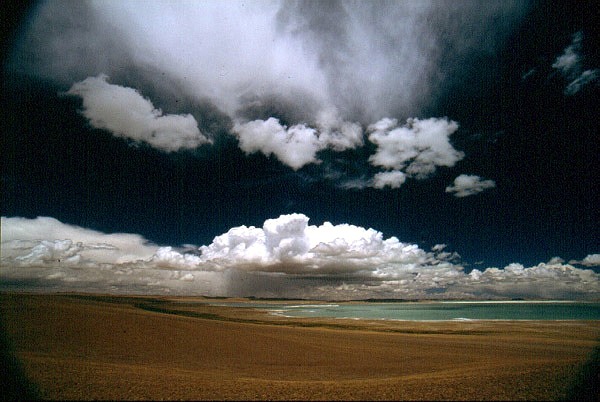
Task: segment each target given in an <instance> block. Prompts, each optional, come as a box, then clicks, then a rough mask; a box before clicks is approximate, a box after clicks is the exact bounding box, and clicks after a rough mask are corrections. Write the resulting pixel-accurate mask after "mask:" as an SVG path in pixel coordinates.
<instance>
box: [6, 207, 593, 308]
mask: <svg viewBox="0 0 600 402" xmlns="http://www.w3.org/2000/svg"><path fill="white" fill-rule="evenodd" d="M308 221H309V218H308V217H306V216H305V215H302V214H291V215H282V216H280V217H279V218H277V219H268V220H266V221H265V223H264V225H263V227H262V228H257V227H252V226H251V227H246V226H239V227H235V228H232V229H230V230H229V231H228V232H227V233H224V234H222V235H220V236H217V237H215V239H214V240H213V242H212V243H211V244H210V245H207V246H201V247H199V248H198V249H197V250H196V251H195V252H189V250H190V249H189V247H188V251H184V250H183V249H177V248H173V247H159V246H156V245H152V244H150V243H149V242H148V241H146V240H145V239H144V238H142V237H141V236H139V235H133V234H104V233H101V232H97V231H93V230H89V229H84V228H80V227H76V226H71V225H67V224H63V223H61V222H59V221H57V220H56V219H53V218H44V217H39V218H36V219H25V218H5V217H3V218H2V270H1V272H0V278H1V279H2V287H4V288H13V289H38V290H48V291H52V290H77V291H102V292H109V293H111V292H117V293H176V294H196V295H197V294H201V295H209V296H257V297H302V298H323V299H356V298H378V297H380V298H390V297H396V298H442V299H443V298H511V297H527V298H567V299H571V298H572V299H594V298H598V297H599V296H600V280H599V279H600V278H599V275H598V274H596V273H594V272H593V271H592V270H589V269H580V268H576V267H574V266H573V265H571V264H565V263H564V262H563V261H562V260H561V259H559V258H553V259H552V260H550V261H549V262H548V263H540V264H538V265H537V266H533V267H529V268H526V267H523V266H522V265H521V264H516V263H515V264H510V265H509V266H507V267H505V268H504V269H498V268H494V267H492V268H487V269H484V270H482V271H481V270H477V269H475V270H472V271H471V272H470V273H468V274H467V273H465V272H464V269H463V267H462V266H461V264H460V263H459V262H458V258H459V257H458V255H457V254H456V253H450V252H446V251H444V247H445V246H444V245H437V246H435V247H433V249H432V250H431V251H425V250H422V249H420V248H419V247H418V246H417V245H414V244H406V243H402V242H400V241H399V240H398V239H396V238H395V237H391V238H388V239H384V238H383V235H382V234H381V232H378V231H376V230H374V229H364V228H362V227H357V226H353V225H349V224H340V225H332V224H331V223H328V222H325V223H323V224H322V225H320V226H314V225H309V224H308ZM571 263H572V264H576V263H577V264H580V265H586V266H594V265H598V264H599V259H598V254H592V255H589V256H587V257H585V258H584V259H583V260H582V261H579V262H578V261H572V262H571Z"/></svg>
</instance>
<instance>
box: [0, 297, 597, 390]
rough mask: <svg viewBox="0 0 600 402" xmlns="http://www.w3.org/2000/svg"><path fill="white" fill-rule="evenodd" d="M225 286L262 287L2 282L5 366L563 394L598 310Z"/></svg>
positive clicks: (133, 382) (55, 374)
mask: <svg viewBox="0 0 600 402" xmlns="http://www.w3.org/2000/svg"><path fill="white" fill-rule="evenodd" d="M225 300H227V301H236V302H241V303H244V302H246V301H247V302H254V303H256V302H258V301H259V300H257V299H254V300H249V299H223V298H204V297H172V296H122V295H111V296H108V295H86V294H65V293H61V294H41V293H35V294H33V293H8V292H3V293H0V313H1V316H2V318H1V320H2V326H3V328H2V329H3V332H4V339H3V356H5V357H4V359H5V360H6V359H9V360H10V359H12V360H10V362H12V363H11V365H9V366H7V367H12V377H10V378H9V380H11V381H12V382H13V385H15V384H16V385H19V384H21V388H19V387H17V386H15V387H13V388H14V389H15V390H16V391H14V392H16V393H18V392H30V394H24V395H25V396H27V395H29V396H38V397H42V398H48V399H194V400H199V399H237V400H239V399H259V400H265V399H276V400H293V399H296V400H323V399H327V400H331V399H338V400H350V399H352V400H373V399H393V400H406V399H411V400H414V399H421V400H432V399H434V400H440V399H453V400H456V399H463V400H472V399H485V400H494V399H496V400H498V399H500V400H515V399H527V400H549V399H550V400H556V399H561V398H565V397H568V396H569V395H572V394H573V392H575V388H573V386H574V385H573V384H576V383H580V384H581V383H582V382H585V379H584V380H582V379H581V378H582V377H581V375H582V374H581V373H583V372H585V367H586V362H587V361H588V360H589V359H590V356H592V354H593V352H594V350H595V348H597V346H598V345H597V340H598V338H600V322H599V321H568V322H560V323H556V322H542V321H540V322H533V321H528V322H516V321H507V322H494V321H473V322H468V321H466V322H460V321H459V322H456V321H455V322H448V321H445V322H398V321H381V320H335V319H324V318H310V319H304V318H286V317H280V316H275V315H270V314H268V313H266V312H264V311H260V310H256V309H249V308H236V307H232V306H221V305H216V304H218V303H219V302H223V301H225ZM199 301H202V302H206V303H197V302H199ZM264 301H265V300H260V302H261V303H262V302H264ZM211 302H214V303H211ZM276 302H278V303H281V302H282V301H281V300H276ZM289 302H294V303H296V302H307V303H308V302H309V303H315V301H292V300H289ZM324 303H331V302H324ZM336 303H337V302H336ZM19 390H20V391H19Z"/></svg>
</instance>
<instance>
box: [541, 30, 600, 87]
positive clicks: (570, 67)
mask: <svg viewBox="0 0 600 402" xmlns="http://www.w3.org/2000/svg"><path fill="white" fill-rule="evenodd" d="M582 42H583V32H581V31H580V32H576V33H575V34H574V35H573V41H572V42H571V44H570V45H569V46H567V47H566V48H565V50H564V52H563V54H561V55H560V56H558V57H557V58H556V60H555V61H554V63H553V64H552V67H553V68H555V69H557V70H558V71H560V73H561V74H562V75H563V77H565V78H566V79H567V80H568V81H569V83H568V84H567V86H566V87H565V91H564V92H565V95H575V94H576V93H577V92H579V91H580V90H581V88H583V87H584V86H586V85H588V84H590V83H592V82H594V81H596V80H597V79H598V77H599V75H600V70H598V69H589V70H585V71H582V70H583V67H582V62H583V57H582V55H581V50H582Z"/></svg>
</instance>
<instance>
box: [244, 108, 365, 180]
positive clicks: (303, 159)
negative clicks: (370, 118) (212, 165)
mask: <svg viewBox="0 0 600 402" xmlns="http://www.w3.org/2000/svg"><path fill="white" fill-rule="evenodd" d="M317 125H318V129H317V128H311V127H307V126H306V125H305V124H297V125H294V126H291V127H286V126H285V125H282V124H281V123H280V122H279V120H278V119H276V118H273V117H271V118H269V119H267V120H254V121H250V122H247V123H238V124H236V125H235V126H234V127H233V133H234V134H235V135H236V136H237V138H238V140H239V146H240V149H241V150H242V151H244V152H245V153H247V154H251V153H254V152H262V153H263V154H264V155H266V156H270V155H271V154H273V155H275V157H276V158H277V159H278V160H279V161H280V162H282V163H284V164H286V165H288V166H289V167H291V168H292V169H294V170H298V169H300V168H301V167H303V166H305V165H307V164H310V163H319V162H320V161H319V159H318V158H317V156H316V154H317V152H319V151H321V150H323V149H326V148H329V149H332V150H333V151H338V152H339V151H345V150H347V149H352V148H355V147H357V146H362V145H363V132H362V128H361V127H360V125H359V124H357V123H350V122H346V121H343V120H341V119H340V118H339V116H338V115H337V113H336V112H335V111H331V110H328V111H324V112H322V113H320V114H319V118H318V122H317Z"/></svg>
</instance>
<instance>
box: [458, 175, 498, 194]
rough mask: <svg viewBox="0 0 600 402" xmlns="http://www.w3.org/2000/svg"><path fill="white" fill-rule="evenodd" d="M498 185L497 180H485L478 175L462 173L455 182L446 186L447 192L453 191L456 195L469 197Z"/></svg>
mask: <svg viewBox="0 0 600 402" xmlns="http://www.w3.org/2000/svg"><path fill="white" fill-rule="evenodd" d="M494 187H496V182H494V181H493V180H484V179H482V178H481V177H479V176H476V175H467V174H461V175H460V176H458V177H457V178H456V179H454V183H453V184H452V185H449V186H448V187H446V192H447V193H453V195H454V196H455V197H459V198H460V197H468V196H470V195H475V194H478V193H481V192H482V191H484V190H487V189H489V188H494Z"/></svg>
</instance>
